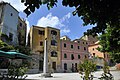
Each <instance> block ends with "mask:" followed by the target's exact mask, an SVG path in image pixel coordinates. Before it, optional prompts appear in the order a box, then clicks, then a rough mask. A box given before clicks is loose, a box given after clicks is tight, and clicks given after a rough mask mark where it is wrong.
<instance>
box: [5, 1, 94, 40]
mask: <svg viewBox="0 0 120 80" xmlns="http://www.w3.org/2000/svg"><path fill="white" fill-rule="evenodd" d="M3 1H5V2H9V3H10V4H11V5H13V6H14V8H16V9H17V10H18V11H19V12H20V13H19V15H20V17H21V18H24V19H26V22H27V28H28V30H27V32H28V31H29V28H30V26H32V25H38V26H41V27H46V26H50V27H54V28H58V29H60V31H61V36H63V35H67V36H68V37H69V38H71V39H72V40H74V39H77V38H80V37H81V36H82V35H83V33H84V32H85V31H86V30H87V29H90V28H92V26H90V25H88V26H83V25H82V24H83V21H82V20H81V19H80V17H78V16H77V15H76V16H73V15H72V11H74V8H70V7H64V6H62V0H58V1H59V2H58V4H57V7H56V6H54V8H52V9H50V10H48V9H47V7H46V5H43V6H41V7H40V9H36V11H35V12H34V13H32V14H31V15H30V16H28V17H26V14H25V13H23V10H24V9H25V6H24V5H23V4H22V3H21V2H20V1H21V0H3Z"/></svg>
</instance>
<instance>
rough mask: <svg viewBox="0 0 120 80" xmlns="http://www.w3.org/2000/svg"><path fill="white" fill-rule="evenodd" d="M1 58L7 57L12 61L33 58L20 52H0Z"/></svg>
mask: <svg viewBox="0 0 120 80" xmlns="http://www.w3.org/2000/svg"><path fill="white" fill-rule="evenodd" d="M0 56H1V57H6V58H11V59H31V57H29V56H28V55H25V54H22V53H19V52H15V51H9V52H5V51H1V50H0Z"/></svg>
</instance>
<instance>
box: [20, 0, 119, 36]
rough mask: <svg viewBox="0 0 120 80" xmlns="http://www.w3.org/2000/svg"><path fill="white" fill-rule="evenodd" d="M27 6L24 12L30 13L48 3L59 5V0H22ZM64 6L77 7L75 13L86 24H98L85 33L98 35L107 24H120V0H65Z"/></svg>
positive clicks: (116, 25)
mask: <svg viewBox="0 0 120 80" xmlns="http://www.w3.org/2000/svg"><path fill="white" fill-rule="evenodd" d="M21 2H22V3H24V5H25V6H26V9H25V10H24V12H25V13H26V14H27V15H30V14H31V12H34V11H35V8H37V9H38V8H40V6H41V5H43V4H47V7H48V9H50V8H53V6H54V5H57V0H21ZM62 4H63V6H69V7H75V10H74V11H73V15H78V16H79V17H81V19H82V20H83V21H84V25H88V24H96V26H95V27H93V29H89V30H88V31H87V33H85V34H92V35H96V33H100V32H104V30H105V29H106V28H107V24H109V25H110V27H117V28H119V26H120V16H119V15H120V6H119V4H120V2H119V1H118V0H117V1H113V0H89V1H88V0H63V1H62Z"/></svg>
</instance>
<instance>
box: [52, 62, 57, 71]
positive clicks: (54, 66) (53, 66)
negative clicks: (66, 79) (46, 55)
mask: <svg viewBox="0 0 120 80" xmlns="http://www.w3.org/2000/svg"><path fill="white" fill-rule="evenodd" d="M52 68H53V69H54V70H56V62H52Z"/></svg>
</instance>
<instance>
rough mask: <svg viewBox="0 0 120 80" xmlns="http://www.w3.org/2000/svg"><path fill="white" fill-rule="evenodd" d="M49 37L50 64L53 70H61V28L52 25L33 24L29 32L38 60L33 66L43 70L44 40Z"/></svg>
mask: <svg viewBox="0 0 120 80" xmlns="http://www.w3.org/2000/svg"><path fill="white" fill-rule="evenodd" d="M46 38H47V51H48V64H49V69H51V70H53V71H56V72H57V71H59V70H60V30H59V29H55V28H51V27H46V28H44V27H39V26H32V27H31V28H30V33H29V39H28V40H29V41H28V43H29V45H30V48H31V49H32V51H33V57H34V58H35V59H36V61H35V62H34V61H33V62H32V68H33V69H36V70H38V71H42V70H43V56H44V41H45V39H46Z"/></svg>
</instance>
